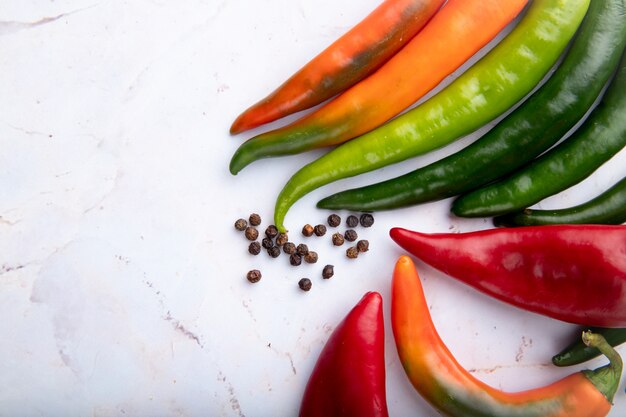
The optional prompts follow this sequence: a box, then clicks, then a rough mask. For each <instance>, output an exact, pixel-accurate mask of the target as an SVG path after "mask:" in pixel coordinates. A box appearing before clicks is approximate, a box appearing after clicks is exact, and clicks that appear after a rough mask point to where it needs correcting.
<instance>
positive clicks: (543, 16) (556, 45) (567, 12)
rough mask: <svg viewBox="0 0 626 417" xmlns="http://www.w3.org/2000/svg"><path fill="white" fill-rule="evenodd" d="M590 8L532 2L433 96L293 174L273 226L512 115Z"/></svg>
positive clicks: (559, 1)
mask: <svg viewBox="0 0 626 417" xmlns="http://www.w3.org/2000/svg"><path fill="white" fill-rule="evenodd" d="M588 6H589V0H567V1H565V0H536V1H533V2H532V4H531V5H530V7H529V8H528V10H527V12H526V14H525V15H524V17H523V18H522V20H521V21H520V22H519V23H518V24H517V26H516V27H515V28H514V29H513V31H512V32H511V33H509V35H508V36H507V37H506V38H504V39H503V40H502V41H501V42H500V43H498V44H497V45H496V46H495V47H494V48H493V49H492V50H491V51H490V52H489V53H488V54H487V55H485V56H484V57H483V58H482V59H481V60H480V61H478V62H477V63H476V64H474V65H473V66H472V67H471V68H469V69H468V70H467V71H465V72H464V73H463V74H462V75H461V76H459V77H458V78H457V79H456V80H454V81H453V82H452V83H451V84H449V85H448V86H447V87H446V88H444V89H443V90H441V91H440V92H439V93H438V94H436V95H435V96H433V97H431V98H430V99H429V100H427V101H426V102H424V103H422V104H421V105H419V106H418V107H416V108H414V109H412V110H410V111H408V112H406V113H405V114H403V115H401V116H399V117H397V118H396V119H394V120H392V121H391V122H389V123H387V124H385V125H383V126H381V127H379V128H378V129H375V130H373V131H371V132H369V133H367V134H365V135H363V136H361V137H359V138H356V139H353V140H351V141H350V142H347V143H344V144H343V145H341V146H339V147H337V148H336V149H334V150H332V151H330V152H329V153H327V154H326V155H324V156H322V157H321V158H319V159H317V160H315V161H313V162H311V163H310V164H308V165H306V166H304V167H303V168H302V169H300V170H299V171H298V172H296V173H295V174H294V175H293V176H292V177H291V179H290V180H289V181H288V182H287V184H286V185H285V187H284V188H283V190H282V191H281V193H280V195H279V196H278V199H277V201H276V206H275V209H274V221H275V224H276V226H277V227H278V228H279V229H284V226H283V219H284V217H285V214H286V213H287V211H288V209H289V207H291V205H293V204H294V203H295V202H296V201H297V200H298V199H299V198H301V197H302V196H304V195H305V194H307V193H309V192H311V191H312V190H314V189H316V188H318V187H321V186H323V185H325V184H328V183H330V182H333V181H336V180H339V179H342V178H346V177H351V176H354V175H358V174H362V173H364V172H368V171H372V170H375V169H378V168H382V167H384V166H387V165H390V164H393V163H397V162H400V161H403V160H406V159H408V158H411V157H414V156H417V155H420V154H423V153H426V152H428V151H431V150H433V149H435V148H438V147H441V146H444V145H446V144H448V143H450V142H452V141H454V140H456V139H458V138H460V137H461V136H463V135H466V134H468V133H471V132H472V131H474V130H476V129H478V128H479V127H481V126H483V125H484V124H486V123H487V122H489V121H490V120H492V119H494V118H495V117H497V116H498V115H500V114H501V113H503V112H504V111H505V110H507V109H509V108H510V107H511V106H512V105H513V104H515V103H516V102H517V101H519V100H520V99H521V98H523V97H524V96H525V95H526V94H527V93H529V92H530V91H531V90H532V88H533V87H535V86H536V85H537V83H539V81H540V80H541V79H542V78H543V76H544V75H545V74H546V73H547V72H548V70H549V69H550V68H551V67H552V65H553V64H554V63H555V62H556V61H557V59H558V57H559V56H560V54H561V52H562V51H563V50H564V48H565V47H566V45H567V44H568V42H569V40H570V39H571V38H572V36H574V33H575V32H576V29H577V28H578V26H579V25H580V22H581V21H582V19H583V17H584V15H585V13H586V11H587V9H588ZM546 34H550V35H549V36H546Z"/></svg>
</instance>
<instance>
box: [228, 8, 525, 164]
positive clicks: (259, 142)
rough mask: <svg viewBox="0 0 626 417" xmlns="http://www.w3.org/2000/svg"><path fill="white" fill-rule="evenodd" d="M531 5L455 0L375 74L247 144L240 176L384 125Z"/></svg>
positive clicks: (238, 156) (239, 159)
mask: <svg viewBox="0 0 626 417" xmlns="http://www.w3.org/2000/svg"><path fill="white" fill-rule="evenodd" d="M527 1H528V0H508V1H506V2H503V1H500V0H450V1H448V2H447V3H446V5H445V6H444V7H443V8H442V9H441V10H440V11H439V12H437V14H436V15H435V16H434V17H433V18H432V19H431V21H429V22H428V24H427V25H426V27H424V29H423V30H422V31H421V32H420V33H418V34H417V35H416V36H415V37H414V38H413V39H412V40H411V42H409V43H408V44H407V45H406V46H405V47H404V48H403V49H402V50H400V51H399V52H398V53H397V54H396V55H394V57H393V58H391V59H390V60H389V61H387V62H386V63H385V65H383V66H382V67H381V68H379V69H378V71H376V72H375V73H373V74H372V75H370V76H369V77H367V78H366V79H364V80H362V81H361V82H360V83H358V84H356V85H354V86H353V87H352V88H350V89H349V90H347V91H345V92H344V93H343V94H341V95H339V96H338V97H336V98H335V99H333V100H332V101H330V102H328V103H326V104H325V105H323V106H322V107H321V108H319V109H317V110H315V111H314V112H313V113H311V114H308V115H306V116H305V117H303V118H301V119H299V120H297V121H295V122H294V123H292V124H290V125H288V126H284V127H281V128H280V129H276V130H273V131H270V132H266V133H263V134H261V135H258V136H255V137H254V138H252V139H250V140H248V141H246V142H245V143H243V144H242V145H241V146H240V147H239V149H237V151H236V152H235V154H234V155H233V157H232V159H231V161H230V167H229V168H230V172H231V173H232V174H237V173H238V172H239V171H241V170H242V169H243V168H244V167H245V166H247V165H248V164H250V163H252V162H253V161H256V160H258V159H261V158H268V157H272V156H281V155H293V154H297V153H301V152H305V151H308V150H312V149H316V148H321V147H327V146H332V145H336V144H339V143H342V142H345V141H347V140H350V139H352V138H354V137H357V136H359V135H361V134H363V133H365V132H368V131H370V130H372V129H374V128H375V127H377V126H380V125H381V124H382V123H384V122H385V121H387V120H389V119H390V118H392V117H393V116H395V115H397V114H398V113H400V112H401V111H402V110H404V109H405V108H407V107H408V106H410V105H411V104H413V103H414V102H416V101H417V100H418V99H419V98H420V97H422V96H423V95H424V94H426V93H427V92H428V91H430V90H431V89H433V88H434V87H435V86H436V85H437V84H439V82H440V81H441V80H443V79H444V78H445V77H446V76H448V75H449V74H450V73H452V72H453V71H454V70H456V69H457V68H458V67H460V66H461V65H463V63H464V62H465V61H466V60H467V59H469V58H470V57H471V56H472V55H474V54H475V53H476V52H478V51H479V50H480V48H482V47H483V46H485V45H486V44H487V43H488V42H489V41H490V40H491V39H493V38H494V37H495V36H496V35H497V34H498V32H500V30H502V29H503V28H504V27H505V26H506V25H507V23H509V22H510V21H511V20H513V18H514V17H515V16H516V15H517V14H518V13H519V12H520V10H522V8H523V7H524V5H525V4H526V3H527Z"/></svg>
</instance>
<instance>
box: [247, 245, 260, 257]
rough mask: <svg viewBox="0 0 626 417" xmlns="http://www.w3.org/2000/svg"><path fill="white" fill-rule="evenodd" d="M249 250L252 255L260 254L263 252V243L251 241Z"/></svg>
mask: <svg viewBox="0 0 626 417" xmlns="http://www.w3.org/2000/svg"><path fill="white" fill-rule="evenodd" d="M248 252H250V254H251V255H258V254H259V253H261V245H260V244H259V242H252V243H250V246H248Z"/></svg>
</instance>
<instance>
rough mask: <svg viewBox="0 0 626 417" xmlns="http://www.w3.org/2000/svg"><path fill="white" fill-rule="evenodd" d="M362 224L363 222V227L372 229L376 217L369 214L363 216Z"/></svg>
mask: <svg viewBox="0 0 626 417" xmlns="http://www.w3.org/2000/svg"><path fill="white" fill-rule="evenodd" d="M360 222H361V226H363V227H370V226H372V225H373V224H374V216H372V215H371V214H369V213H364V214H361V219H360Z"/></svg>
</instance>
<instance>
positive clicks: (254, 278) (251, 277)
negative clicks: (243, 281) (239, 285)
mask: <svg viewBox="0 0 626 417" xmlns="http://www.w3.org/2000/svg"><path fill="white" fill-rule="evenodd" d="M246 278H247V279H248V281H250V282H252V283H255V282H259V281H260V280H261V271H259V270H258V269H253V270H252V271H248V273H247V274H246Z"/></svg>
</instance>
